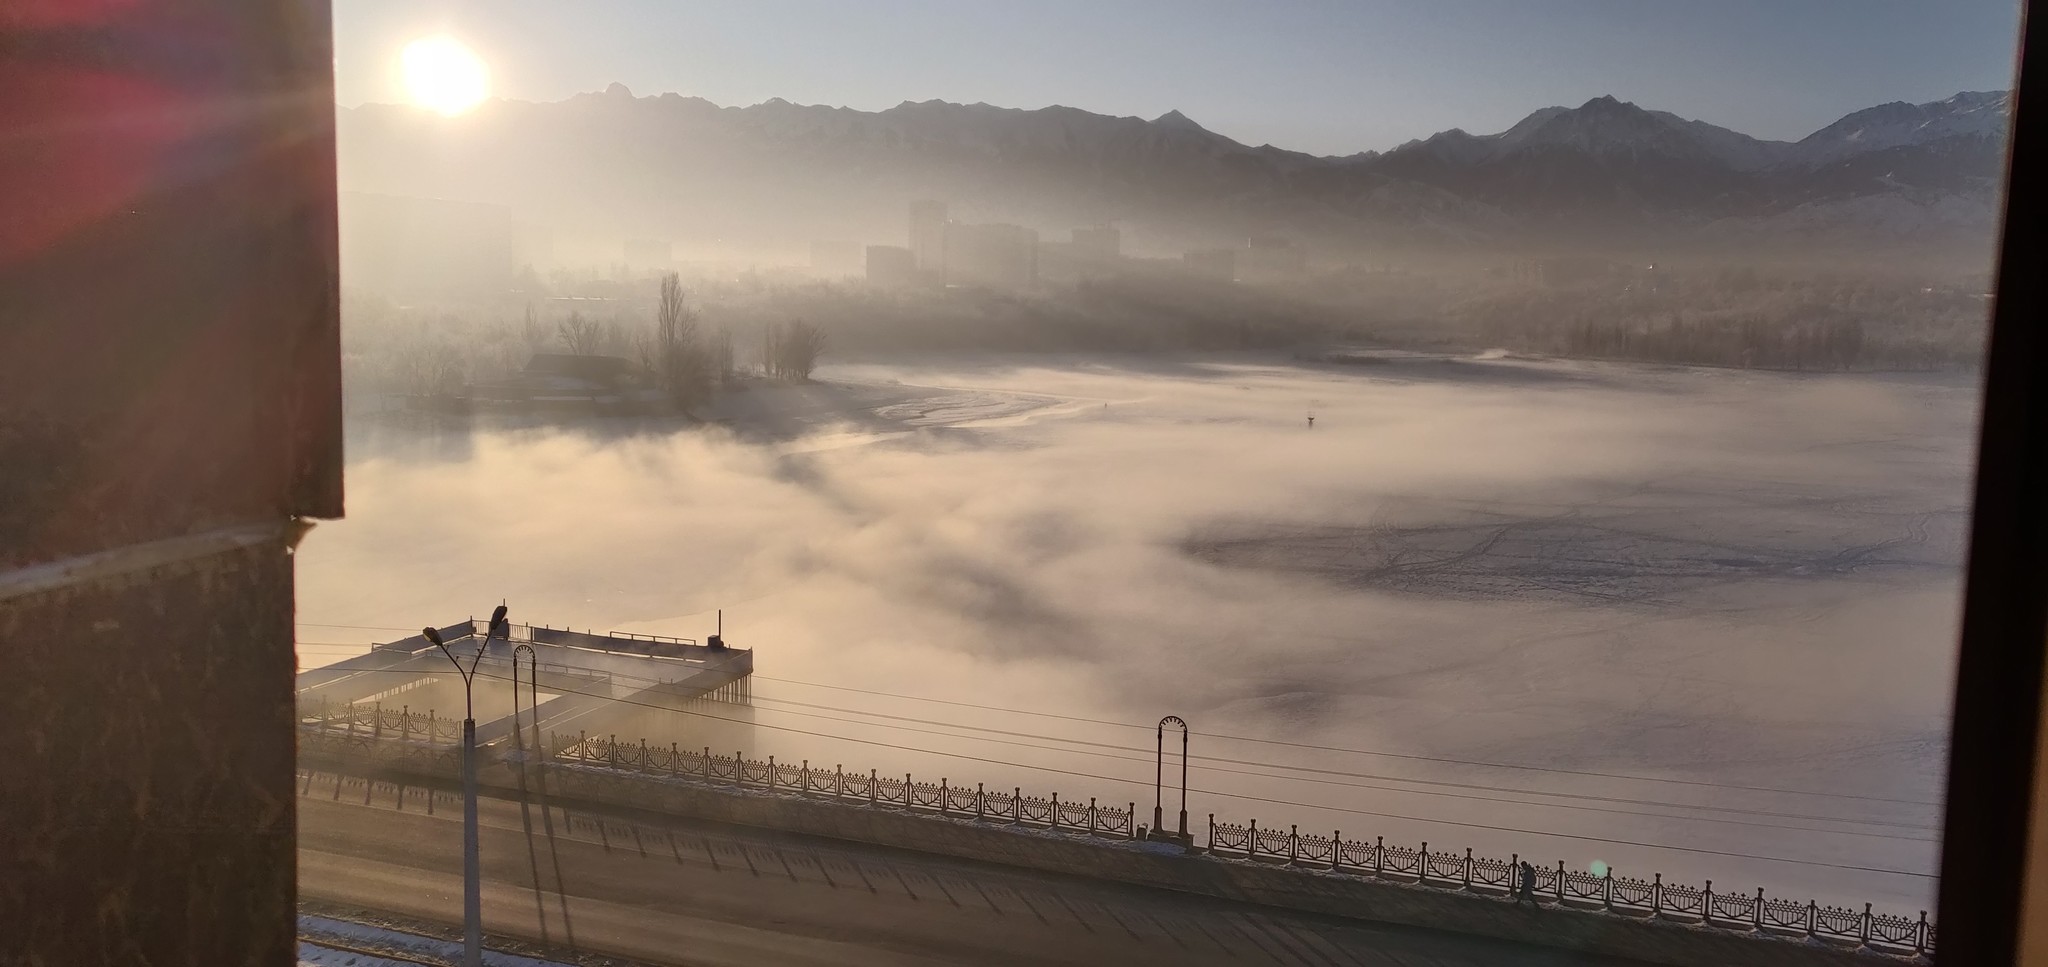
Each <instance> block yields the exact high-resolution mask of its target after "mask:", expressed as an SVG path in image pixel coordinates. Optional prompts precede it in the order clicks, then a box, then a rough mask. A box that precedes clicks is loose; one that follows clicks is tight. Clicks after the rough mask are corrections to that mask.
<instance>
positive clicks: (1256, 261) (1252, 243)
mask: <svg viewBox="0 0 2048 967" xmlns="http://www.w3.org/2000/svg"><path fill="white" fill-rule="evenodd" d="M1307 271H1308V250H1307V249H1305V248H1303V247H1301V246H1300V245H1296V244H1295V243H1294V242H1293V240H1291V239H1286V238H1281V237H1279V236H1277V235H1254V236H1252V237H1251V238H1249V239H1246V240H1245V245H1244V248H1243V249H1242V250H1240V251H1239V252H1238V255H1237V278H1238V279H1240V280H1243V281H1248V282H1270V281H1275V280H1281V279H1292V278H1296V277H1298V276H1300V275H1301V274H1303V273H1304V272H1307Z"/></svg>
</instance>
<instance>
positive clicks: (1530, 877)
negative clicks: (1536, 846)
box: [1515, 860, 1537, 907]
mask: <svg viewBox="0 0 2048 967" xmlns="http://www.w3.org/2000/svg"><path fill="white" fill-rule="evenodd" d="M1523 900H1527V901H1529V905H1530V906H1532V907H1533V906H1536V905H1537V904H1536V868H1535V867H1533V866H1530V865H1529V861H1528V860H1523V861H1522V886H1521V888H1520V889H1518V890H1516V891H1515V906H1521V905H1522V901H1523Z"/></svg>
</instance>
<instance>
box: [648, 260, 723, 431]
mask: <svg viewBox="0 0 2048 967" xmlns="http://www.w3.org/2000/svg"><path fill="white" fill-rule="evenodd" d="M653 356H654V361H655V373H656V375H658V376H659V377H660V378H661V382H662V386H663V387H664V388H666V389H667V390H668V394H669V398H670V399H673V400H675V402H676V405H678V406H683V407H688V406H691V405H693V404H696V403H700V402H703V401H704V400H705V399H706V398H707V397H709V396H710V391H711V378H712V370H713V363H714V360H713V358H712V353H711V350H710V347H707V346H706V345H705V344H704V338H703V334H702V333H701V332H700V331H699V327H698V324H697V310H696V309H695V308H693V307H691V306H690V305H689V303H688V302H687V301H685V299H684V296H683V282H682V277H681V276H679V275H677V274H676V273H674V272H667V273H664V274H663V275H662V277H661V296H660V300H659V301H658V302H657V303H656V305H655V310H654V351H653Z"/></svg>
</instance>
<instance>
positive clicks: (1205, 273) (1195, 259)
mask: <svg viewBox="0 0 2048 967" xmlns="http://www.w3.org/2000/svg"><path fill="white" fill-rule="evenodd" d="M1237 252H1238V250H1237V249H1231V248H1211V249H1202V250H1200V251H1195V252H1189V253H1187V254H1185V255H1182V256H1181V262H1182V263H1183V264H1184V265H1186V266H1187V270H1188V271H1189V272H1191V273H1193V274H1195V275H1198V276H1201V277H1202V278H1205V279H1215V280H1217V281H1220V282H1235V281H1237Z"/></svg>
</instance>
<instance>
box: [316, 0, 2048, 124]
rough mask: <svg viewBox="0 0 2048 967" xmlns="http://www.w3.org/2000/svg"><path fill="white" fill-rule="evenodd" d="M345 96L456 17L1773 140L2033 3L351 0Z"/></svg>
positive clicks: (1010, 75) (875, 84)
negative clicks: (1585, 117)
mask: <svg viewBox="0 0 2048 967" xmlns="http://www.w3.org/2000/svg"><path fill="white" fill-rule="evenodd" d="M334 11H335V12H334V16H335V31H336V33H335V40H336V48H337V49H336V73H337V94H338V99H339V100H340V102H341V103H342V104H346V105H354V104H360V103H362V102H365V101H398V100H403V99H404V98H403V95H402V92H401V89H400V87H399V84H398V82H397V79H396V72H397V61H398V52H399V49H400V48H401V47H402V46H403V45H404V43H405V42H406V41H408V40H410V39H413V38H415V37H418V36H422V35H427V34H432V33H438V32H445V33H448V34H451V35H454V36H455V37H457V38H459V39H461V40H462V41H464V42H465V43H467V44H469V45H470V46H471V47H473V48H474V49H475V50H476V51H477V52H478V53H479V54H481V55H482V56H483V58H484V59H485V60H486V61H487V62H488V63H489V64H490V66H491V70H492V75H493V87H494V93H496V94H498V95H500V96H505V97H512V98H519V99H525V100H556V99H559V98H562V97H566V96H568V95H570V94H573V93H576V92H578V91H588V90H599V89H602V88H603V87H604V86H605V85H607V84H609V83H611V82H614V81H617V82H620V83H623V84H625V85H627V86H628V87H630V88H632V89H633V91H634V93H636V94H656V93H661V92H664V91H677V92H680V93H684V94H693V95H697V96H701V97H705V98H708V99H710V100H712V101H715V102H717V103H719V104H752V103H756V102H759V101H762V100H765V99H767V98H770V97H783V98H787V99H789V100H792V101H797V102H800V103H820V104H833V105H846V106H850V107H855V108H860V109H863V110H879V109H882V108H887V107H891V106H893V105H895V104H897V103H899V102H901V101H905V100H925V99H928V98H941V99H944V100H949V101H965V102H973V101H986V102H988V103H991V104H998V105H1002V106H1006V107H1027V108H1030V107H1043V106H1045V105H1048V104H1065V105H1069V106H1072V107H1079V108H1085V109H1087V110H1091V111H1097V112H1101V113H1106V114H1119V115H1122V114H1131V115H1139V116H1142V117H1153V116H1156V115H1158V114H1162V113H1164V112H1166V111H1167V110H1169V109H1176V108H1177V109H1179V110H1181V111H1182V112H1184V113H1186V114H1187V115H1188V116H1190V117H1192V118H1194V119H1195V120H1196V121H1199V122H1201V123H1202V124H1203V125H1205V126H1207V127H1209V128H1210V129H1212V130H1215V131H1218V132H1220V133H1223V134H1227V135H1229V136H1231V137H1233V138H1236V139H1238V140H1240V141H1244V142H1247V143H1250V144H1259V143H1262V142H1270V143H1272V144H1276V145H1279V146H1281V147H1286V148H1294V149H1298V150H1305V151H1313V152H1317V153H1332V154H1341V153H1348V152H1351V151H1357V150H1362V149H1366V148H1386V147H1390V146H1392V145H1394V144H1397V143H1399V142H1401V141H1405V140H1407V139H1409V138H1414V137H1423V136H1426V135H1429V134H1431V133H1433V132H1435V131H1438V130H1441V129H1444V128H1450V127H1463V128H1466V129H1468V130H1471V131H1474V132H1492V131H1497V130H1501V129H1503V128H1506V127H1507V126H1509V125H1511V124H1513V123H1514V122H1515V121H1516V120H1518V119H1520V118H1521V117H1522V116H1523V115H1525V114H1527V113H1528V112H1529V111H1531V110H1534V109H1536V108H1539V107H1543V106H1546V105H1550V104H1578V103H1580V102H1583V101H1585V100H1587V99H1588V98H1591V97H1594V96H1597V95H1600V94H1614V95H1616V96H1617V97H1621V98H1623V99H1624V100H1632V101H1635V102H1637V103H1639V104H1642V105H1644V106H1646V107H1654V108H1660V109H1664V110H1669V111H1674V112H1676V113H1679V114H1682V115H1685V116H1687V117H1696V118H1699V119H1701V120H1705V121H1711V122H1713V123H1716V124H1721V125H1725V126H1727V127H1732V128H1735V129H1737V130H1740V131H1744V132H1747V133H1750V134H1753V135H1756V136H1758V137H1766V138H1786V139H1792V138H1798V137H1801V136H1804V135H1805V134H1807V133H1809V132H1811V131H1812V130H1813V129H1815V128H1818V127H1820V126H1821V125H1824V124H1826V123H1828V122H1830V121H1832V120H1834V119H1835V118H1837V117H1839V116H1841V115H1842V114H1845V113H1847V112H1849V111H1852V110H1855V109H1857V108H1861V107H1868V106H1870V105H1872V104H1877V103H1881V102H1884V101H1891V100H1906V101H1928V100H1936V99H1940V98H1943V97H1946V96H1948V95H1950V94H1953V93H1955V92H1957V91H1960V90H1994V89H2004V88H2005V87H2007V86H2009V84H2010V80H2011V69H2012V58H2013V50H2014V46H2015V44H2016V42H2017V40H2016V38H2017V27H2018V5H2017V3H2016V2H2015V0H1943V2H1940V3H1929V2H1921V0H1910V2H1909V0H1715V2H1712V3H1681V2H1662V0H1426V2H1422V0H1413V2H1406V3H1394V2H1387V0H1349V2H1336V0H1330V2H1315V0H1300V2H1287V3H1277V2H1276V3H1246V2H1242V0H1238V2H1222V0H1110V2H1104V0H1085V2H1083V0H1039V2H1036V3H1030V4H1019V3H992V2H991V3H981V2H972V3H969V2H951V3H948V2H936V0H933V2H920V0H865V2H861V3H847V2H839V0H784V2H768V0H743V2H714V0H694V2H688V3H681V2H671V0H616V2H602V3H577V4H569V3H561V2H558V0H557V2H536V0H492V2H489V3H485V2H480V0H470V2H455V0H348V2H345V3H337V4H335V5H334Z"/></svg>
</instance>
